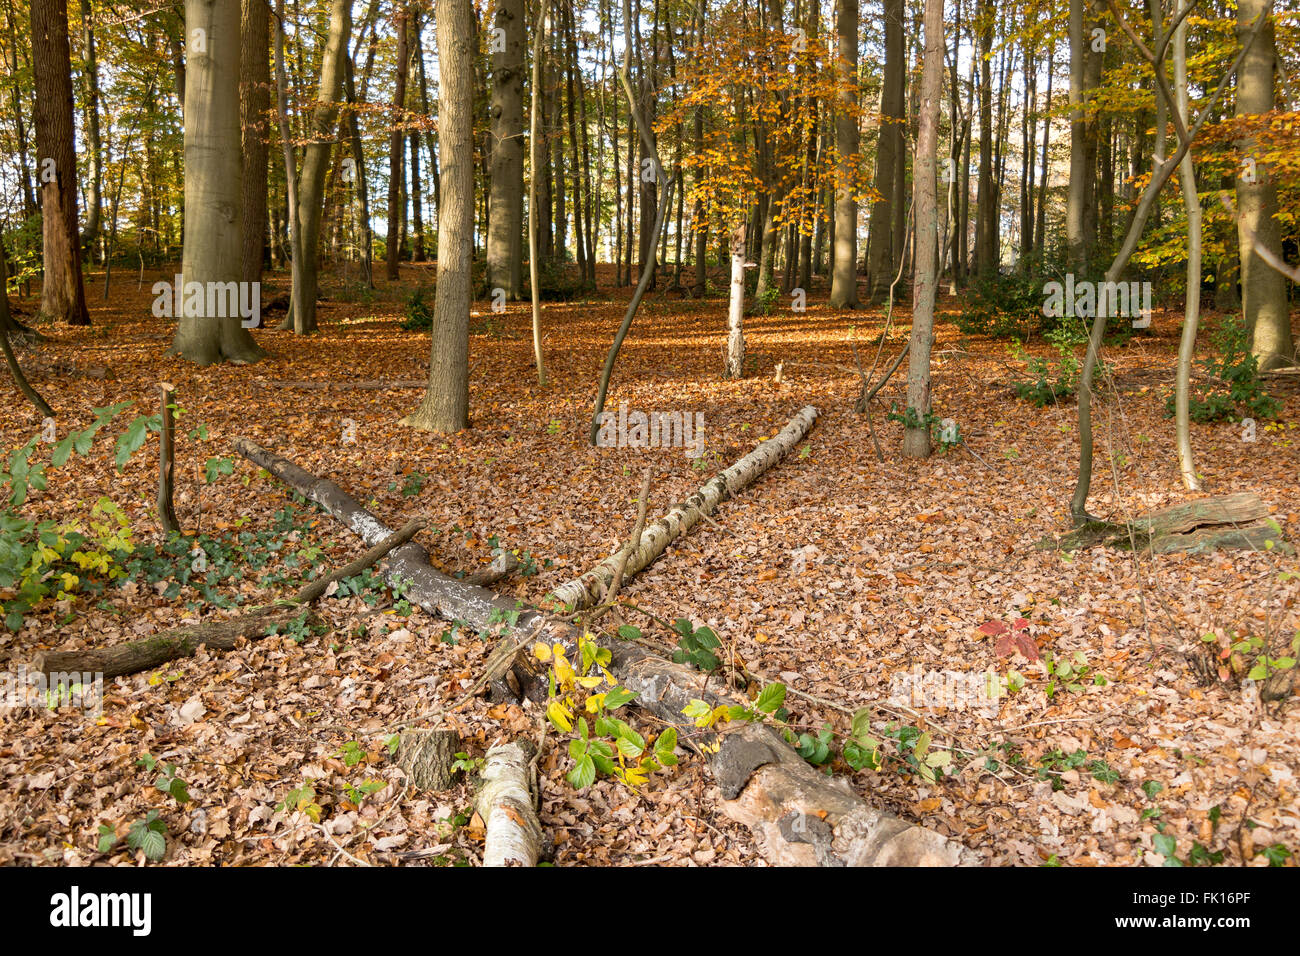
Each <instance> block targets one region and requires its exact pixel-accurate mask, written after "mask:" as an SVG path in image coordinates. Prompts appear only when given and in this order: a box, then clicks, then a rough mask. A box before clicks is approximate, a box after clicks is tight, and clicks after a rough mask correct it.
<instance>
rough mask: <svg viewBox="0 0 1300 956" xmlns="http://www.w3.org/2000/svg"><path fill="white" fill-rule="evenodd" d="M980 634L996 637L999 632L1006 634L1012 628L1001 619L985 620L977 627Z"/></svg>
mask: <svg viewBox="0 0 1300 956" xmlns="http://www.w3.org/2000/svg"><path fill="white" fill-rule="evenodd" d="M977 630H978V632H979V633H980V634H983V635H984V636H985V637H995V636H997V635H998V634H1006V633H1007V632H1008V631H1010V630H1011V628H1009V627H1007V626H1006V625H1005V624H1003V623H1002V622H1001V621H985V622H984V623H983V624H981V625H980V626H979V627H978V628H977Z"/></svg>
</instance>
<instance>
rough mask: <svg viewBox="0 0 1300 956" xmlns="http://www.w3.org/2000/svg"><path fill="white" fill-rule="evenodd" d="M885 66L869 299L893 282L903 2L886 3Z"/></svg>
mask: <svg viewBox="0 0 1300 956" xmlns="http://www.w3.org/2000/svg"><path fill="white" fill-rule="evenodd" d="M884 15H885V65H884V82H883V84H882V86H881V90H880V133H879V135H878V137H877V140H876V174H875V181H874V182H873V183H872V186H873V188H874V189H875V191H876V192H878V193H879V194H880V198H879V199H877V200H876V201H875V202H873V203H872V204H871V219H870V222H869V224H868V232H867V281H868V282H869V283H870V286H869V287H868V295H869V297H870V298H872V299H874V298H875V297H876V296H878V295H882V294H884V293H885V292H886V291H887V290H888V288H889V283H890V281H891V280H892V279H893V277H894V276H893V273H894V255H893V252H894V250H893V232H894V230H893V216H892V211H893V207H894V205H895V203H894V198H895V190H894V176H895V173H896V166H897V156H898V153H899V152H901V151H902V149H903V142H904V140H903V125H904V123H905V122H906V121H907V118H906V116H904V114H903V85H904V78H905V76H906V73H907V61H906V57H905V55H904V48H903V0H885V5H884Z"/></svg>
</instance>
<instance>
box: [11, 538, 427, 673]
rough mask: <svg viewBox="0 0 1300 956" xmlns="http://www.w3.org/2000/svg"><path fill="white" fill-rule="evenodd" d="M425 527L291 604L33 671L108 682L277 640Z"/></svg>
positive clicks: (67, 655)
mask: <svg viewBox="0 0 1300 956" xmlns="http://www.w3.org/2000/svg"><path fill="white" fill-rule="evenodd" d="M423 527H424V522H423V521H418V520H416V521H409V522H407V523H406V525H404V526H403V527H402V529H401V530H400V531H397V532H394V533H393V534H390V535H388V536H387V537H386V538H385V539H384V540H383V541H381V542H380V543H379V544H377V545H375V546H374V547H373V548H371V549H370V550H368V551H367V552H366V553H365V554H363V555H362V556H361V557H359V558H357V559H356V560H355V561H352V562H350V563H349V564H346V565H344V566H343V567H341V568H339V569H338V570H337V571H335V572H333V573H332V574H329V575H326V576H325V577H322V578H317V579H316V580H315V581H312V582H311V583H310V584H308V585H306V586H305V587H303V588H302V589H301V590H299V591H298V593H297V594H296V595H294V597H293V600H292V601H287V602H280V603H276V604H272V605H270V606H269V607H261V608H254V609H253V610H251V611H248V612H246V613H244V614H241V615H239V617H234V618H228V619H226V620H221V621H204V622H203V623H201V624H187V625H183V626H181V627H173V628H171V629H169V630H166V631H162V632H160V633H158V634H154V635H153V636H152V637H144V638H141V639H140V640H138V641H130V642H128V643H126V644H116V645H113V646H112V647H91V648H87V649H85V650H80V651H45V652H44V653H41V654H37V655H36V657H35V658H34V660H33V662H32V666H33V667H34V668H35V669H36V670H39V671H41V672H42V673H45V674H52V673H56V672H63V673H73V672H75V673H91V674H96V673H99V674H103V675H104V678H105V679H106V680H107V679H110V678H113V677H121V676H123V675H124V674H135V673H137V672H139V671H145V670H151V669H152V668H155V667H158V666H160V665H162V664H165V663H167V662H168V661H172V660H176V659H177V658H179V657H192V656H194V653H195V652H196V651H197V650H198V649H199V648H200V647H204V646H206V647H207V648H209V649H210V650H219V651H229V650H232V649H233V648H234V646H235V645H236V644H237V643H238V642H239V640H240V639H241V638H248V639H249V640H250V641H251V640H256V639H257V638H259V637H267V636H269V635H271V634H275V633H277V632H278V631H279V629H280V628H282V627H285V626H287V625H288V624H289V623H290V622H292V621H295V620H297V619H299V618H301V617H302V615H303V609H304V608H305V607H306V606H307V605H309V604H311V603H312V602H313V601H315V600H316V599H317V598H318V597H320V596H321V595H322V594H324V593H325V589H326V588H328V587H329V586H330V584H331V583H333V582H334V581H340V580H342V579H343V578H350V577H353V576H355V575H358V574H360V573H361V572H362V571H364V570H365V569H366V568H368V567H370V566H371V565H372V564H374V563H375V562H376V561H378V560H379V559H380V558H382V557H383V556H384V555H386V554H387V553H388V552H389V551H391V550H393V549H394V548H396V547H397V546H398V545H401V544H403V543H404V542H407V541H409V540H411V538H413V537H414V536H415V535H416V534H417V533H418V532H419V531H420V529H421V528H423Z"/></svg>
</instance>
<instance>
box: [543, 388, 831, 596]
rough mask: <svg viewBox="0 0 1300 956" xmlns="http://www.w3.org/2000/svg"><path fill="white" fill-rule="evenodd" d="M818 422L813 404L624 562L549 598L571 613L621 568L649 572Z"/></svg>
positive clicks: (654, 526)
mask: <svg viewBox="0 0 1300 956" xmlns="http://www.w3.org/2000/svg"><path fill="white" fill-rule="evenodd" d="M611 414H612V413H611ZM816 421H817V409H815V408H813V407H812V406H811V405H808V406H806V407H804V408H802V409H800V410H799V413H798V414H797V415H795V416H794V418H792V419H790V421H789V422H788V423H787V424H786V425H785V427H784V428H782V429H781V431H780V432H778V433H777V434H776V436H774V437H773V438H770V439H768V440H767V441H763V442H760V443H759V444H758V446H757V447H755V448H754V449H753V450H752V451H751V452H749V454H747V455H745V456H744V457H743V458H741V459H740V460H739V461H737V462H736V463H735V464H733V465H731V466H730V467H729V468H727V469H725V470H724V471H721V472H719V473H718V474H716V475H715V476H713V477H712V478H710V479H709V480H708V481H707V482H705V483H704V484H703V485H701V486H700V487H699V489H698V490H697V491H696V492H695V493H694V494H693V495H691V496H690V497H689V498H687V499H686V500H685V501H683V502H682V503H681V504H679V505H675V506H674V507H673V508H672V509H671V510H670V511H669V512H668V513H667V514H665V515H664V516H663V517H662V518H660V519H659V520H657V521H654V522H652V523H651V524H650V525H649V526H647V527H646V529H645V530H644V531H643V532H642V534H641V537H640V540H639V541H638V542H637V543H636V545H635V547H633V549H632V550H631V552H630V553H629V554H628V556H627V558H626V559H623V558H622V556H621V555H620V554H614V555H611V556H610V557H608V558H606V559H605V560H604V561H602V562H601V563H600V564H598V565H596V567H594V568H592V569H591V570H590V571H587V572H585V573H584V574H582V575H580V576H579V577H577V578H574V579H573V580H572V581H568V582H566V583H564V584H561V585H560V586H559V587H557V588H556V589H555V590H554V591H552V592H551V596H552V597H554V598H555V599H556V600H557V601H559V603H560V604H562V605H563V606H564V607H566V608H572V609H573V610H581V609H582V608H587V607H591V606H592V605H594V604H596V603H597V602H598V601H599V600H600V599H601V598H602V597H603V596H604V595H605V594H606V593H607V591H608V589H609V587H610V584H611V582H612V581H613V580H614V578H615V576H616V574H617V570H618V568H619V567H620V565H622V568H623V577H624V578H631V577H632V576H633V575H634V574H636V573H637V572H639V571H640V570H641V569H642V568H645V567H647V566H648V565H649V564H651V563H652V562H653V561H654V560H655V559H656V558H658V557H659V555H661V554H663V553H664V551H665V550H667V548H668V546H669V545H670V544H672V543H673V542H674V541H676V540H677V539H678V538H680V537H681V536H682V535H684V534H687V533H688V532H689V531H690V530H691V528H693V527H695V525H697V524H698V523H699V522H700V521H702V520H704V519H705V518H706V517H708V516H709V515H711V514H713V512H714V511H715V510H717V507H718V505H719V504H720V503H721V502H723V501H726V500H727V499H728V498H731V497H733V496H734V495H736V494H738V493H739V492H741V491H742V490H744V489H745V488H748V487H749V486H750V485H752V484H753V483H754V482H755V481H757V480H758V479H759V477H761V476H762V475H763V474H764V473H766V472H767V471H768V470H769V469H771V468H772V467H773V466H774V465H775V464H776V463H777V462H779V461H780V460H781V459H782V458H783V457H785V456H786V455H787V454H789V453H790V452H791V451H793V450H794V448H795V446H796V445H798V444H799V442H801V441H803V439H804V438H805V437H806V436H807V435H808V432H809V431H811V430H812V427H813V424H814V423H815V422H816Z"/></svg>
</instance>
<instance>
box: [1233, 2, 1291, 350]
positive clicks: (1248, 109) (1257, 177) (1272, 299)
mask: <svg viewBox="0 0 1300 956" xmlns="http://www.w3.org/2000/svg"><path fill="white" fill-rule="evenodd" d="M1272 8H1273V2H1272V0H1241V2H1239V3H1238V4H1237V35H1238V37H1239V38H1244V37H1245V36H1246V34H1247V33H1248V32H1249V31H1250V28H1251V27H1252V26H1253V25H1254V23H1255V20H1256V19H1257V18H1258V17H1259V16H1260V15H1261V14H1264V15H1265V18H1266V20H1265V24H1264V27H1263V29H1262V31H1261V32H1260V34H1259V35H1258V36H1257V37H1256V38H1255V42H1254V43H1253V44H1252V45H1251V47H1250V49H1249V51H1248V52H1247V53H1246V59H1245V60H1244V61H1243V62H1242V64H1241V69H1240V71H1239V72H1238V75H1237V115H1238V116H1255V115H1258V114H1261V113H1268V112H1271V111H1272V110H1273V108H1274V105H1275V103H1274V94H1273V69H1274V63H1275V62H1276V59H1277V54H1276V48H1275V44H1274V30H1273V22H1272V20H1273V15H1272ZM1265 11H1268V12H1267V13H1265ZM1238 148H1239V149H1240V150H1241V157H1242V163H1241V167H1240V169H1239V170H1238V173H1237V209H1238V216H1239V218H1238V223H1239V228H1238V244H1239V247H1240V249H1241V305H1242V311H1243V312H1244V313H1245V316H1246V324H1247V326H1248V327H1249V328H1250V331H1251V352H1252V353H1253V354H1254V355H1255V356H1256V357H1257V358H1258V359H1259V367H1260V369H1261V370H1262V371H1269V370H1271V369H1275V368H1281V367H1283V366H1286V365H1290V364H1292V363H1293V362H1294V361H1295V355H1296V352H1295V342H1294V340H1293V339H1292V337H1291V315H1290V312H1289V310H1288V308H1287V290H1286V279H1285V278H1284V277H1283V276H1282V274H1281V273H1279V272H1277V271H1276V270H1275V269H1272V268H1270V267H1269V265H1268V264H1267V263H1266V262H1265V261H1264V260H1263V259H1261V258H1260V256H1259V254H1258V253H1256V252H1255V245H1256V244H1258V245H1261V246H1264V247H1265V248H1266V249H1267V250H1268V251H1270V252H1272V253H1273V254H1274V255H1280V254H1281V251H1282V237H1281V227H1280V225H1279V224H1278V221H1277V211H1278V208H1277V184H1276V183H1275V182H1274V180H1273V176H1272V173H1271V171H1270V169H1269V167H1268V164H1267V163H1266V162H1265V161H1264V157H1263V156H1258V155H1254V152H1255V144H1254V142H1253V141H1251V140H1246V141H1244V142H1242V143H1240V144H1239V147H1238ZM1252 167H1253V169H1252ZM1252 173H1253V174H1252ZM1252 236H1253V241H1252Z"/></svg>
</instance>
